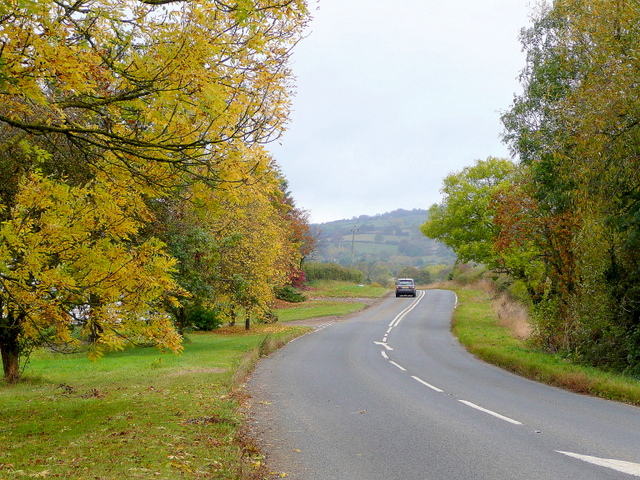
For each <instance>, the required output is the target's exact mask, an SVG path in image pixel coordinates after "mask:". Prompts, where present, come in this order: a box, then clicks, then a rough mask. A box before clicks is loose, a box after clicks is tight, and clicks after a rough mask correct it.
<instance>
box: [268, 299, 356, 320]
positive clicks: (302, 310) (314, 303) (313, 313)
mask: <svg viewBox="0 0 640 480" xmlns="http://www.w3.org/2000/svg"><path fill="white" fill-rule="evenodd" d="M365 306H366V305H365V304H364V303H359V302H333V301H329V300H307V301H306V302H304V303H301V304H295V306H291V307H288V308H280V309H277V310H276V314H277V315H278V319H279V320H280V321H281V322H289V321H292V320H307V319H309V318H318V317H329V316H333V315H348V314H350V313H353V312H357V311H358V310H361V309H363V308H364V307H365Z"/></svg>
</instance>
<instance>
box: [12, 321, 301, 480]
mask: <svg viewBox="0 0 640 480" xmlns="http://www.w3.org/2000/svg"><path fill="white" fill-rule="evenodd" d="M305 331H306V330H305V329H302V328H295V327H284V326H263V327H256V328H254V329H253V330H252V331H250V332H249V333H245V332H244V331H242V329H240V328H236V329H235V330H233V331H230V329H228V328H227V329H223V330H222V331H220V332H218V333H215V334H197V335H189V341H188V342H186V343H185V349H184V353H182V354H181V355H174V354H163V353H161V352H159V351H158V350H155V349H151V348H149V349H133V348H132V349H128V350H126V351H123V352H117V353H109V354H107V355H106V356H105V357H104V358H103V359H101V360H99V361H98V362H97V363H92V362H90V361H89V360H88V359H87V358H86V356H84V355H80V354H76V355H60V354H53V353H50V352H46V351H39V352H35V353H34V355H33V357H32V359H31V362H30V363H29V366H28V369H27V370H26V372H25V373H24V380H23V381H22V382H21V383H18V384H16V385H10V386H9V385H1V384H0V418H1V419H2V422H1V423H0V444H1V445H3V447H4V448H2V450H1V451H0V478H2V479H4V478H49V477H54V478H66V479H85V478H86V479H116V478H118V479H120V478H122V479H124V478H126V479H135V478H142V479H147V478H148V479H151V478H158V479H180V478H190V479H191V478H207V479H209V478H216V479H218V478H220V479H222V478H224V479H241V478H242V479H247V478H262V477H261V476H258V477H256V475H259V471H260V468H261V465H262V462H261V457H260V454H259V452H258V451H257V449H255V448H253V447H252V446H251V444H250V443H247V442H246V441H245V439H243V436H242V424H243V417H242V414H241V412H240V404H241V397H239V396H238V394H237V391H236V387H237V384H238V382H237V379H238V377H239V376H240V377H241V376H242V375H243V374H244V373H246V372H247V371H248V370H249V369H250V367H251V365H252V364H253V362H254V361H255V360H256V359H257V358H258V356H259V353H260V352H261V351H264V345H265V344H267V343H268V344H274V343H275V344H277V343H278V342H285V341H287V340H288V339H291V338H293V337H294V336H297V335H300V334H301V333H303V332H305Z"/></svg>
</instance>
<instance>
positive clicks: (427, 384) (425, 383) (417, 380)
mask: <svg viewBox="0 0 640 480" xmlns="http://www.w3.org/2000/svg"><path fill="white" fill-rule="evenodd" d="M411 378H413V379H414V380H415V381H416V382H420V383H421V384H422V385H424V386H425V387H429V388H430V389H431V390H435V391H436V392H438V393H444V390H441V389H439V388H438V387H435V386H433V385H431V384H430V383H427V382H425V381H424V380H422V379H421V378H418V377H416V376H412V377H411Z"/></svg>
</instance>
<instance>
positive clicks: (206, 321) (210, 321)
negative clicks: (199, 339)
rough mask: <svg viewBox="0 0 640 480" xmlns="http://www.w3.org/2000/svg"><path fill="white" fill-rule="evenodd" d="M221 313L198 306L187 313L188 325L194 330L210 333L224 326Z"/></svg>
mask: <svg viewBox="0 0 640 480" xmlns="http://www.w3.org/2000/svg"><path fill="white" fill-rule="evenodd" d="M222 323H223V321H222V319H221V318H220V315H219V312H218V311H217V310H216V309H213V308H207V307H204V306H202V305H198V306H196V307H194V308H191V309H189V310H188V312H187V325H189V326H191V327H192V328H193V329H194V330H200V331H204V332H210V331H212V330H215V329H217V328H220V326H222Z"/></svg>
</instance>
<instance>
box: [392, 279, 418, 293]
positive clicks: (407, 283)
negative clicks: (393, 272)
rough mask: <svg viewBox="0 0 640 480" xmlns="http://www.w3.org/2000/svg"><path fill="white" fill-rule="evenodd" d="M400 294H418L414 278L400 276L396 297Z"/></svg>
mask: <svg viewBox="0 0 640 480" xmlns="http://www.w3.org/2000/svg"><path fill="white" fill-rule="evenodd" d="M400 295H411V296H412V297H415V296H416V284H415V282H414V281H413V278H399V279H398V280H396V297H399V296H400Z"/></svg>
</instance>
